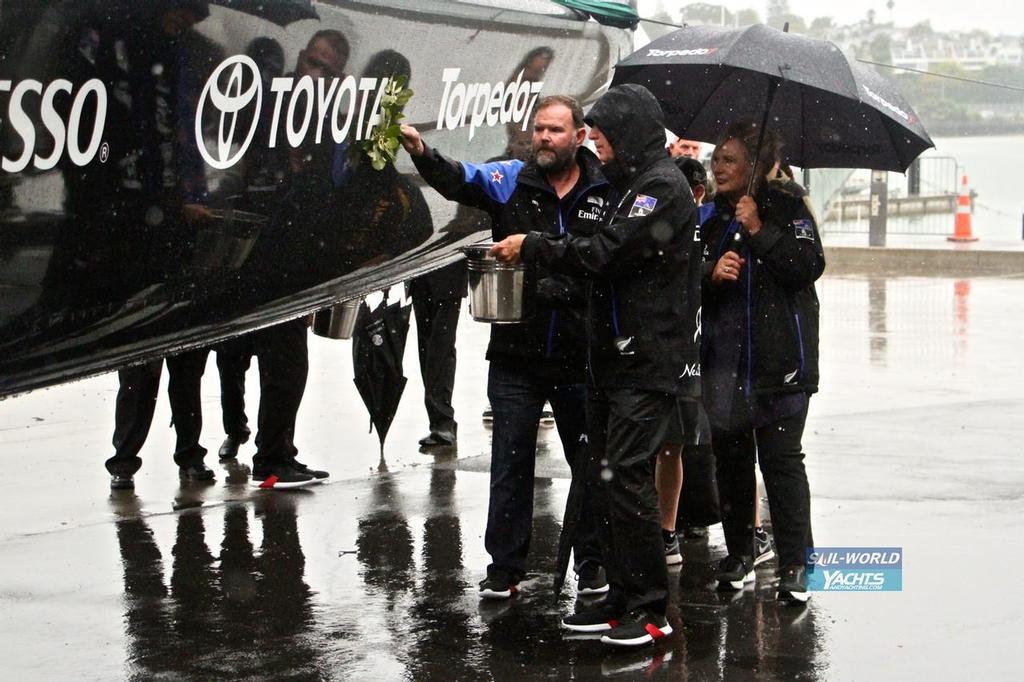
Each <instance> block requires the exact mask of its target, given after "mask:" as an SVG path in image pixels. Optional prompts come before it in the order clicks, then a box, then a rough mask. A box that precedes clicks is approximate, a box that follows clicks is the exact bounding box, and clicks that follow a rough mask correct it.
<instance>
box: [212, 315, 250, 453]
mask: <svg viewBox="0 0 1024 682" xmlns="http://www.w3.org/2000/svg"><path fill="white" fill-rule="evenodd" d="M253 353H254V349H253V341H252V335H251V334H243V335H242V336H237V337H235V338H233V339H230V340H228V341H224V342H223V343H221V344H220V345H218V346H217V371H218V373H219V374H220V409H221V417H222V419H223V422H224V433H225V434H226V435H228V436H231V437H233V438H235V439H237V440H239V441H243V442H244V441H246V440H248V439H249V433H250V431H249V418H248V417H247V416H246V414H245V373H246V372H247V371H249V365H251V364H252V356H253Z"/></svg>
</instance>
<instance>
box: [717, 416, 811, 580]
mask: <svg viewBox="0 0 1024 682" xmlns="http://www.w3.org/2000/svg"><path fill="white" fill-rule="evenodd" d="M806 420H807V408H806V406H805V407H804V408H803V409H802V410H800V412H798V413H797V414H794V415H792V416H790V417H786V418H784V419H779V420H777V421H774V422H771V423H769V424H765V425H764V426H761V427H759V428H756V429H738V430H733V431H722V430H719V429H717V428H714V427H712V435H711V443H712V447H713V448H714V451H715V459H716V475H717V479H718V495H719V500H720V503H721V512H722V529H723V530H724V531H725V543H726V546H727V547H728V550H729V554H735V555H741V554H742V555H747V556H752V555H753V553H754V534H753V532H754V504H755V500H754V496H755V491H756V483H755V479H754V460H755V457H756V459H757V462H758V463H759V464H760V467H761V476H762V477H763V478H764V486H765V490H766V491H767V493H768V508H769V511H770V512H771V517H772V534H773V535H774V536H775V544H776V548H777V549H778V552H779V566H783V567H784V566H798V565H803V564H804V563H805V561H806V557H805V553H806V551H807V548H808V547H813V546H814V539H813V537H812V534H811V492H810V486H809V485H808V483H807V472H806V470H805V469H804V453H803V450H802V449H801V445H800V440H801V438H802V437H803V432H804V422H805V421H806Z"/></svg>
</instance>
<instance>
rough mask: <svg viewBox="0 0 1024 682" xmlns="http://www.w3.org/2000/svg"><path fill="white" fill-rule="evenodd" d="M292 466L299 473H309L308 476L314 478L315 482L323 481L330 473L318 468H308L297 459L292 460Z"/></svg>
mask: <svg viewBox="0 0 1024 682" xmlns="http://www.w3.org/2000/svg"><path fill="white" fill-rule="evenodd" d="M292 468H293V469H295V470H296V471H298V472H299V473H302V474H309V475H310V476H312V477H313V478H315V479H316V482H317V483H319V482H321V481H325V480H327V479H328V478H330V477H331V475H330V474H329V473H327V472H326V471H321V470H320V469H310V468H309V467H308V466H306V465H305V464H303V463H302V462H300V461H299V460H297V459H293V460H292Z"/></svg>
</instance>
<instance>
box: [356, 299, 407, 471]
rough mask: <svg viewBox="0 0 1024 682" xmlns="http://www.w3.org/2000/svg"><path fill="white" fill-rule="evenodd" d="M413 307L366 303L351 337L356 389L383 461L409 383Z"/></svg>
mask: <svg viewBox="0 0 1024 682" xmlns="http://www.w3.org/2000/svg"><path fill="white" fill-rule="evenodd" d="M411 311H412V306H411V305H404V306H403V305H402V304H401V303H400V302H396V303H392V304H391V305H388V300H387V297H386V296H385V297H384V301H383V302H382V303H381V304H380V305H379V306H377V307H376V308H375V309H374V310H372V311H371V310H370V309H369V307H368V306H367V305H366V303H362V304H361V305H360V306H359V317H358V319H357V320H356V330H355V333H354V335H353V337H352V367H353V373H354V375H355V376H354V378H353V381H354V382H355V384H356V388H357V389H358V390H359V395H360V396H362V398H363V403H364V404H365V405H366V409H367V411H368V412H369V413H370V426H371V429H372V428H376V429H377V437H378V438H380V452H381V460H382V461H383V457H384V439H385V438H386V437H387V435H388V429H389V428H391V422H392V421H393V420H394V418H395V412H397V411H398V403H399V401H400V400H401V399H402V392H403V391H404V390H405V384H406V381H407V379H406V378H405V376H404V375H403V370H402V358H403V356H404V355H405V340H406V338H407V337H408V335H409V314H410V312H411Z"/></svg>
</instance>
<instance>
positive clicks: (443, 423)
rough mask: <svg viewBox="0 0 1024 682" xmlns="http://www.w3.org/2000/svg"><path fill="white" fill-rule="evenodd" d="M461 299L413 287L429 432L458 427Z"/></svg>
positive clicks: (444, 432)
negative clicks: (455, 399) (456, 396)
mask: <svg viewBox="0 0 1024 682" xmlns="http://www.w3.org/2000/svg"><path fill="white" fill-rule="evenodd" d="M461 303H462V300H461V299H458V298H445V299H441V300H434V299H432V298H430V297H429V296H424V295H422V294H418V293H417V290H416V289H413V295H412V309H413V312H414V313H415V314H416V338H417V342H418V346H419V356H420V375H421V376H422V377H423V404H424V405H425V406H426V408H427V419H428V421H429V422H430V432H431V433H436V434H441V435H444V436H451V437H453V438H454V437H455V436H456V435H457V430H458V424H456V423H455V409H454V408H453V407H452V389H453V388H454V387H455V332H456V330H457V328H458V326H459V312H460V307H461Z"/></svg>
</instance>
